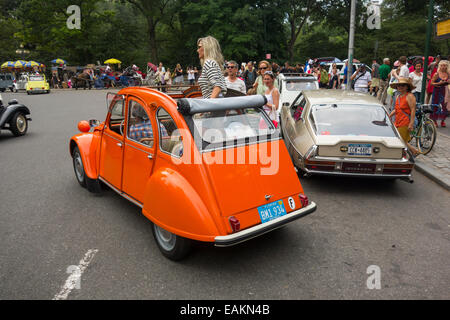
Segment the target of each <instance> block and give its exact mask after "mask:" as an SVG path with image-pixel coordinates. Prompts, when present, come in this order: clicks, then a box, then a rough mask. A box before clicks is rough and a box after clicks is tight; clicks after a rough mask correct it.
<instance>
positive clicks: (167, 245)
mask: <svg viewBox="0 0 450 320" xmlns="http://www.w3.org/2000/svg"><path fill="white" fill-rule="evenodd" d="M154 228H155V234H156V238H157V240H158V243H159V244H160V245H161V247H162V248H163V249H164V250H166V251H172V250H173V248H175V243H176V241H177V239H176V236H175V235H174V234H173V233H171V232H169V231H167V230H164V229H162V228H160V227H158V226H157V225H156V224H155V225H154Z"/></svg>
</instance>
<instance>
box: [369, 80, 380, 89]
mask: <svg viewBox="0 0 450 320" xmlns="http://www.w3.org/2000/svg"><path fill="white" fill-rule="evenodd" d="M379 86H380V79H378V78H373V79H372V84H371V85H370V87H371V88H375V87H379Z"/></svg>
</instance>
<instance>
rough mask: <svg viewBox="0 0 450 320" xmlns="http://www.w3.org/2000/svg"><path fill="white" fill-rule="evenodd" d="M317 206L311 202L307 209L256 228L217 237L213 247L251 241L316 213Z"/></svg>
mask: <svg viewBox="0 0 450 320" xmlns="http://www.w3.org/2000/svg"><path fill="white" fill-rule="evenodd" d="M316 209H317V205H316V204H315V203H314V202H311V203H310V204H309V205H308V206H307V207H305V208H302V209H300V210H297V211H294V212H291V213H288V214H287V215H285V216H282V217H280V218H277V219H274V220H272V221H269V222H266V223H263V224H259V225H257V226H254V227H251V228H248V229H245V230H242V231H240V232H237V233H233V234H230V235H228V236H219V237H216V238H215V239H214V245H215V246H216V247H229V246H234V245H236V244H238V243H241V242H244V241H247V240H250V239H253V238H255V237H258V236H260V235H262V234H265V233H267V232H270V231H273V230H275V229H278V228H280V227H282V226H284V225H285V224H287V223H289V222H292V221H294V220H297V219H300V218H303V217H305V216H307V215H309V214H311V213H313V212H314V211H316Z"/></svg>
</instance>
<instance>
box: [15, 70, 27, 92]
mask: <svg viewBox="0 0 450 320" xmlns="http://www.w3.org/2000/svg"><path fill="white" fill-rule="evenodd" d="M28 80H29V77H28V74H26V73H22V74H21V75H20V76H19V77H18V78H17V79H16V82H14V92H18V91H19V90H27V83H28Z"/></svg>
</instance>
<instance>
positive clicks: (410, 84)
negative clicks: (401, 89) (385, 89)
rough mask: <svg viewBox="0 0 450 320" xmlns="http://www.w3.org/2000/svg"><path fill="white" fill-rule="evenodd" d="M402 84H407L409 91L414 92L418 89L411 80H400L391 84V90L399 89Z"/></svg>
mask: <svg viewBox="0 0 450 320" xmlns="http://www.w3.org/2000/svg"><path fill="white" fill-rule="evenodd" d="M401 84H406V85H408V86H409V90H410V91H412V90H414V89H415V88H416V87H415V86H414V85H413V84H412V81H411V79H410V78H399V80H398V82H395V83H392V84H391V88H392V89H396V90H397V87H398V86H399V85H401Z"/></svg>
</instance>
